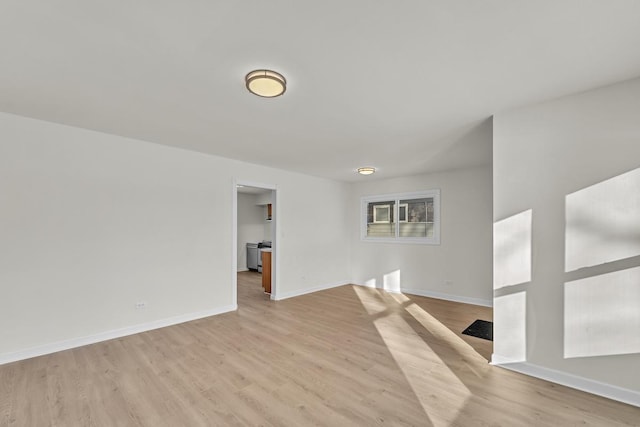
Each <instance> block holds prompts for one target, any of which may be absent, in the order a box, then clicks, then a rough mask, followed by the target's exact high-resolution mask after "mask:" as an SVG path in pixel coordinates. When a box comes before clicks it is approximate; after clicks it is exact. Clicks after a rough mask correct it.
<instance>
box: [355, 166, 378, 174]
mask: <svg viewBox="0 0 640 427" xmlns="http://www.w3.org/2000/svg"><path fill="white" fill-rule="evenodd" d="M375 171H376V168H372V167H364V168H358V173H359V174H360V175H371V174H372V173H374V172H375Z"/></svg>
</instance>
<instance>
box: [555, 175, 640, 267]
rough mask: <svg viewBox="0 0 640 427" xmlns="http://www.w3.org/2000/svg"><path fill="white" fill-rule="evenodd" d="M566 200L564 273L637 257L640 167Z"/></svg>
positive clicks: (639, 231) (639, 251)
mask: <svg viewBox="0 0 640 427" xmlns="http://www.w3.org/2000/svg"><path fill="white" fill-rule="evenodd" d="M565 199H566V200H565V204H566V232H565V233H566V245H565V271H567V272H569V271H574V270H577V269H579V268H583V267H590V266H594V265H600V264H604V263H607V262H612V261H617V260H620V259H624V258H630V257H633V256H637V255H640V168H639V169H634V170H632V171H631V172H627V173H625V174H622V175H618V176H616V177H615V178H611V179H608V180H606V181H603V182H601V183H598V184H595V185H592V186H591V187H587V188H584V189H582V190H580V191H576V192H575V193H572V194H569V195H567V196H566V198H565Z"/></svg>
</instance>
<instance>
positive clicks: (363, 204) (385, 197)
mask: <svg viewBox="0 0 640 427" xmlns="http://www.w3.org/2000/svg"><path fill="white" fill-rule="evenodd" d="M426 198H432V199H433V237H400V222H401V221H399V220H398V219H399V218H400V216H399V207H400V200H411V199H426ZM387 201H389V202H394V208H393V209H394V212H393V213H394V215H393V217H394V218H396V221H395V237H369V236H367V207H368V205H369V203H376V202H387ZM402 205H405V206H406V204H405V203H402ZM381 206H384V205H381ZM407 208H408V207H407ZM373 212H374V223H376V221H375V219H376V218H375V207H374V211H373ZM406 215H407V218H405V221H402V222H407V220H408V215H409V212H408V210H407V211H406ZM360 240H362V241H364V242H380V243H414V244H422V245H439V244H440V189H435V190H425V191H416V192H411V193H393V194H381V195H375V196H363V197H361V199H360Z"/></svg>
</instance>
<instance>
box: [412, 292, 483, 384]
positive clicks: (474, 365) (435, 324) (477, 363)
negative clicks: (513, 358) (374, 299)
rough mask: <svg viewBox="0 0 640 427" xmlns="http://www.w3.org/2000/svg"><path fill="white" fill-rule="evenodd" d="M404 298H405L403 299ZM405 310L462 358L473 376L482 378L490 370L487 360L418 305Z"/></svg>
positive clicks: (413, 304)
mask: <svg viewBox="0 0 640 427" xmlns="http://www.w3.org/2000/svg"><path fill="white" fill-rule="evenodd" d="M405 298H406V297H405ZM405 310H406V311H407V312H408V313H409V314H411V315H412V316H413V318H414V319H416V320H417V321H418V322H420V324H421V325H422V326H424V328H425V329H426V330H427V331H429V332H430V333H431V335H433V336H434V337H436V338H438V339H439V340H442V341H444V342H446V343H447V344H448V345H449V346H450V347H451V348H452V349H453V350H455V351H456V353H458V354H459V355H460V357H462V359H461V362H462V363H464V364H465V365H466V366H467V367H468V368H469V369H470V370H471V371H472V372H473V373H474V374H475V375H477V376H478V377H482V376H483V375H484V373H485V372H487V371H488V370H489V369H490V366H489V364H488V363H487V359H485V358H484V357H483V356H482V355H480V354H479V353H478V352H477V351H476V350H475V349H474V348H473V347H472V346H471V345H469V344H468V343H467V342H465V341H464V340H463V339H462V338H460V337H459V336H458V335H456V334H455V333H454V332H452V331H451V329H449V328H447V327H446V326H445V325H443V324H442V323H440V322H439V321H438V319H436V318H435V317H433V316H432V315H431V314H429V313H428V312H427V311H425V310H424V309H423V308H422V307H420V306H419V305H417V304H415V303H412V304H410V305H409V306H407V307H406V308H405Z"/></svg>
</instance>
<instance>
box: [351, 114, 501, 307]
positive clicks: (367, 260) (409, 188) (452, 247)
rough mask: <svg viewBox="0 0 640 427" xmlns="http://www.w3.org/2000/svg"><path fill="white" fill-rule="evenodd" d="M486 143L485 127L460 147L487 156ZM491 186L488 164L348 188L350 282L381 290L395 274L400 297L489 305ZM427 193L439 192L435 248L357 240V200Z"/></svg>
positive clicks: (488, 136) (487, 125) (488, 125)
mask: <svg viewBox="0 0 640 427" xmlns="http://www.w3.org/2000/svg"><path fill="white" fill-rule="evenodd" d="M491 138H492V133H491V123H490V122H487V123H485V124H483V125H482V126H480V127H478V128H477V129H476V130H475V131H474V132H473V133H472V134H470V135H467V136H466V141H465V144H468V145H471V146H472V148H473V150H480V151H483V150H486V151H487V153H488V155H489V157H490V151H491ZM458 148H460V147H458ZM457 151H460V149H458V150H457ZM443 161H444V159H443ZM491 185H492V183H491V165H484V166H477V167H473V168H467V169H455V170H448V171H442V172H437V173H432V174H427V175H416V176H408V177H402V178H394V179H386V180H385V179H383V180H362V181H361V182H359V183H356V184H353V185H352V191H351V199H350V201H349V203H350V207H351V213H350V217H351V231H350V235H351V245H352V248H353V250H352V255H351V256H352V270H351V271H352V277H353V280H354V282H355V283H357V284H363V285H365V284H369V285H371V284H373V281H375V285H376V286H377V287H383V286H384V281H385V276H386V275H388V276H387V282H389V281H392V282H394V281H396V280H397V276H398V272H399V276H400V286H401V288H402V290H403V291H405V292H409V293H414V294H419V295H427V296H436V297H443V298H447V299H454V300H459V301H465V302H473V303H477V304H485V305H491V303H492V269H491V256H492V255H491V248H492V188H491ZM432 189H440V190H441V194H440V203H441V206H440V213H441V244H440V245H421V244H406V243H405V244H401V243H378V242H365V241H361V239H360V221H361V218H360V200H361V197H363V196H373V195H382V194H389V193H404V192H413V191H421V190H432ZM394 275H395V276H394Z"/></svg>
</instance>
